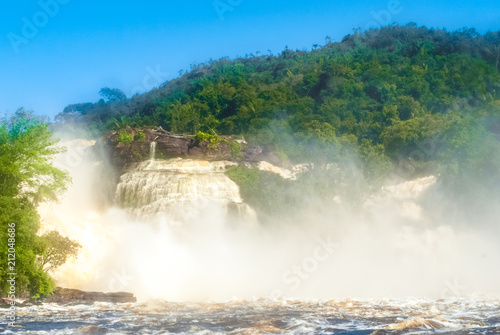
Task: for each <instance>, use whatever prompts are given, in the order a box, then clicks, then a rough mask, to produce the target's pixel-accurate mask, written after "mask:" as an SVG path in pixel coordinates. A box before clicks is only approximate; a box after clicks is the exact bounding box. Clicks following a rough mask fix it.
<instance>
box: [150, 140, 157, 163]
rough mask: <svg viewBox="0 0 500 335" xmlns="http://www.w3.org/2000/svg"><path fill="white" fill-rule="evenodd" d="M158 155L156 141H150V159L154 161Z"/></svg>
mask: <svg viewBox="0 0 500 335" xmlns="http://www.w3.org/2000/svg"><path fill="white" fill-rule="evenodd" d="M155 155H156V142H155V141H153V142H151V143H149V160H151V161H154V160H155Z"/></svg>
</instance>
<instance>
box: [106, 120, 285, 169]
mask: <svg viewBox="0 0 500 335" xmlns="http://www.w3.org/2000/svg"><path fill="white" fill-rule="evenodd" d="M126 131H127V133H128V134H130V135H131V136H132V138H134V137H135V136H136V135H137V133H139V132H141V133H143V134H144V138H143V139H141V140H134V141H132V142H131V143H129V144H125V143H122V142H120V141H119V138H118V137H119V134H118V132H110V133H108V134H106V135H105V136H104V137H103V138H102V142H103V144H104V148H105V149H106V151H108V157H109V158H110V161H111V163H112V164H113V165H114V166H115V167H117V168H118V171H127V170H128V168H129V167H130V166H131V165H134V163H138V162H143V161H146V160H148V159H150V158H151V157H150V155H151V143H152V142H155V143H156V144H155V146H156V147H155V158H158V159H171V158H187V159H203V160H208V161H234V162H247V163H258V162H260V161H268V162H270V163H272V164H275V165H281V164H282V162H281V161H280V159H279V158H278V156H277V155H276V154H275V153H274V151H273V149H272V148H269V147H266V146H255V145H248V144H247V143H246V142H245V141H244V140H243V139H236V138H233V137H231V136H221V137H220V141H219V142H218V143H215V144H214V143H210V142H209V141H201V142H200V141H199V140H198V139H196V137H195V136H192V135H175V134H172V133H170V132H168V131H165V130H163V129H162V128H161V127H158V128H156V129H145V130H140V131H139V130H134V129H131V128H127V129H126Z"/></svg>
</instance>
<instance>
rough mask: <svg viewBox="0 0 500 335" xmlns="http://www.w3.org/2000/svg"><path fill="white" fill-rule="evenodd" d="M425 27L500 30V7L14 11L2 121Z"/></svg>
mask: <svg viewBox="0 0 500 335" xmlns="http://www.w3.org/2000/svg"><path fill="white" fill-rule="evenodd" d="M387 22H389V23H392V22H396V23H398V24H402V25H404V24H406V23H408V22H416V23H417V24H419V25H426V26H428V27H439V28H443V27H444V28H446V29H448V30H454V29H458V28H461V27H464V26H467V27H474V28H476V29H477V30H478V31H479V32H481V33H484V32H486V31H488V30H500V2H499V1H498V0H482V1H461V0H456V1H426V0H421V1H415V0H412V1H410V0H374V1H366V0H360V1H323V0H317V1H303V0H302V1H299V0H286V1H285V0H274V1H271V0H266V1H264V0H215V1H214V0H192V1H167V0H161V1H160V0H144V1H128V2H126V1H114V0H110V1H102V0H101V1H95V0H85V1H83V0H41V1H23V0H19V1H8V2H6V3H5V4H4V5H3V8H2V11H1V13H0V70H1V72H0V73H1V80H0V113H5V112H7V113H8V112H14V111H15V110H16V109H17V108H18V107H25V108H28V109H33V110H34V111H35V112H36V113H37V114H44V115H49V116H51V117H52V116H54V115H55V114H57V113H59V112H60V111H62V109H63V108H64V107H65V106H66V105H68V104H70V103H78V102H95V101H97V100H98V99H99V95H98V92H99V90H100V89H101V88H102V87H106V86H107V87H112V88H120V89H121V90H123V91H124V92H125V93H126V94H127V95H128V96H130V95H131V94H133V93H135V92H139V91H145V90H147V89H150V88H151V87H153V86H157V85H158V84H159V83H160V82H163V81H164V80H167V79H171V78H174V77H176V76H178V71H179V70H181V69H188V68H189V65H190V64H193V63H197V62H198V63H200V62H204V61H206V60H208V59H210V58H213V59H217V58H220V57H224V56H227V57H230V58H234V57H235V56H237V55H241V56H243V55H245V54H247V53H255V52H256V51H260V52H263V53H266V52H267V50H271V51H272V52H273V53H277V52H280V51H281V50H283V48H284V47H285V46H288V47H289V48H291V49H308V50H309V49H311V46H312V45H313V44H315V43H319V44H323V43H324V40H325V36H327V35H328V36H330V37H332V39H333V40H334V41H339V40H340V39H341V38H342V37H343V36H344V35H346V34H349V33H351V32H352V31H353V28H356V27H360V28H362V29H364V28H366V27H369V26H376V25H379V24H380V23H382V24H386V23H387Z"/></svg>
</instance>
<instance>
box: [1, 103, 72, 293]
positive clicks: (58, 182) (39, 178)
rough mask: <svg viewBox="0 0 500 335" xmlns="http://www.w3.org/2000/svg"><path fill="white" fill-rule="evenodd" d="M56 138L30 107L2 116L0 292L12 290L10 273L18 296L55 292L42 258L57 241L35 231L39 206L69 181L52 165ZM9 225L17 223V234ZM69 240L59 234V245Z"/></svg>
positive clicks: (55, 196)
mask: <svg viewBox="0 0 500 335" xmlns="http://www.w3.org/2000/svg"><path fill="white" fill-rule="evenodd" d="M57 142H58V140H56V139H54V137H53V134H52V131H50V130H49V129H48V127H47V124H46V123H45V119H44V118H42V117H37V116H34V115H33V113H32V112H30V111H26V110H24V109H19V110H18V111H17V112H16V113H15V114H14V115H13V116H12V117H11V118H9V119H4V120H1V126H0V227H1V228H0V260H1V263H0V279H1V284H0V295H5V294H6V293H7V292H9V290H10V284H9V283H7V279H10V278H11V276H10V275H9V273H16V276H15V288H16V289H15V291H16V297H22V296H27V295H28V294H29V296H31V297H34V298H38V297H41V296H45V295H48V294H50V293H52V290H53V288H54V283H53V281H52V279H51V278H50V276H49V275H48V273H47V271H45V270H44V269H43V266H42V265H41V263H40V260H39V259H40V256H42V255H44V254H46V253H47V250H49V249H50V248H51V245H52V244H53V243H54V239H47V237H46V236H45V237H43V236H42V237H41V236H38V235H37V232H38V230H39V228H40V217H39V215H38V212H37V210H36V206H37V204H39V203H40V202H43V201H53V200H56V199H57V196H58V195H59V194H60V193H61V192H63V191H64V190H65V189H66V185H67V184H68V183H69V182H70V179H69V176H68V174H67V173H66V172H64V171H61V170H59V169H57V168H55V167H54V166H53V165H52V158H53V157H54V155H55V154H57V153H59V152H61V151H62V150H63V149H62V148H61V147H58V146H57ZM9 225H10V226H14V229H15V232H14V233H13V235H14V237H12V230H11V232H9V230H8V229H9V227H10V226H9ZM9 233H10V235H9ZM9 238H10V240H9ZM66 240H67V238H64V237H62V236H60V235H59V238H58V243H60V242H61V243H63V242H67V241H66ZM9 247H13V249H14V250H15V260H12V261H11V262H10V263H9V262H8V254H13V253H12V249H11V250H10V252H9ZM64 252H65V251H64ZM11 258H12V256H11Z"/></svg>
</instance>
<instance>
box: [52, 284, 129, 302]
mask: <svg viewBox="0 0 500 335" xmlns="http://www.w3.org/2000/svg"><path fill="white" fill-rule="evenodd" d="M136 301H137V299H136V298H135V297H134V294H133V293H128V292H110V293H104V292H86V291H81V290H76V289H71V288H62V287H57V288H56V289H55V290H54V294H53V295H51V296H49V297H47V298H46V299H45V302H49V303H59V304H69V303H93V302H113V303H126V302H136Z"/></svg>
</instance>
